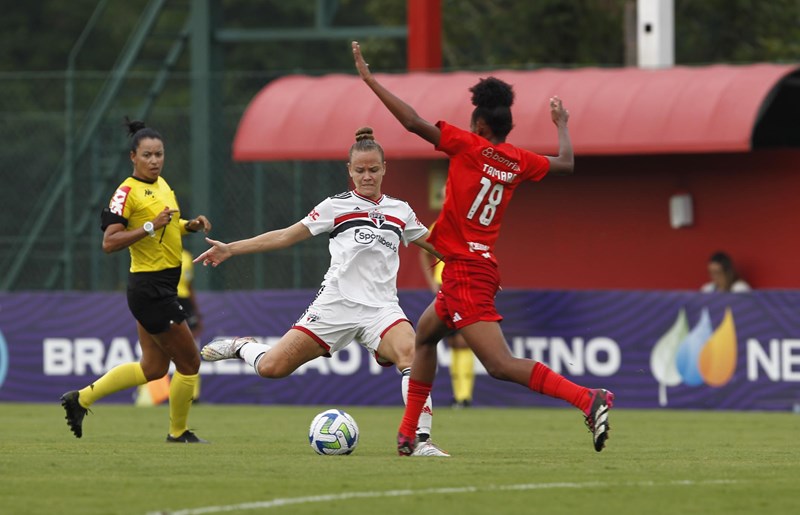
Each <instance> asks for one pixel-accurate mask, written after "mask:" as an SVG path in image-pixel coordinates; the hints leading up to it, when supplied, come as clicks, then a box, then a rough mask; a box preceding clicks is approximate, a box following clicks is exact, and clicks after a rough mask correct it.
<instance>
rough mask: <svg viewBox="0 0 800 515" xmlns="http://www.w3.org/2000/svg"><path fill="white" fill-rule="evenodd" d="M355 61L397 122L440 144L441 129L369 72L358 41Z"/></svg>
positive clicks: (354, 52)
mask: <svg viewBox="0 0 800 515" xmlns="http://www.w3.org/2000/svg"><path fill="white" fill-rule="evenodd" d="M352 47H353V59H355V63H356V69H357V70H358V74H359V75H360V76H361V79H362V80H363V81H364V82H365V83H366V84H367V86H369V88H370V89H371V90H372V91H373V92H374V93H375V95H376V96H377V97H378V99H379V100H380V101H381V102H383V105H385V106H386V107H387V108H388V109H389V112H391V113H392V114H393V115H394V117H395V118H397V120H398V121H399V122H400V123H402V124H403V127H405V129H406V130H407V131H409V132H413V133H414V134H416V135H418V136H420V137H421V138H422V139H424V140H426V141H429V142H431V143H433V144H434V145H438V144H439V138H440V137H441V135H442V132H441V131H440V130H439V127H437V126H435V125H433V124H432V123H430V122H429V121H427V120H425V119H424V118H422V117H420V116H419V115H418V114H417V112H416V111H415V110H414V108H413V107H411V106H410V105H408V104H406V103H405V102H403V101H402V100H400V99H399V98H398V97H397V96H395V95H394V93H392V92H391V91H389V90H388V89H386V88H384V87H383V86H382V85H381V84H380V83H379V82H378V81H377V80H376V79H375V77H374V76H373V75H372V72H370V71H369V65H368V64H367V63H366V61H364V57H363V56H362V55H361V47H360V46H359V45H358V42H357V41H353V44H352Z"/></svg>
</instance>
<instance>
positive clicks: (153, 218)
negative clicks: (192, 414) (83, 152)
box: [61, 118, 211, 443]
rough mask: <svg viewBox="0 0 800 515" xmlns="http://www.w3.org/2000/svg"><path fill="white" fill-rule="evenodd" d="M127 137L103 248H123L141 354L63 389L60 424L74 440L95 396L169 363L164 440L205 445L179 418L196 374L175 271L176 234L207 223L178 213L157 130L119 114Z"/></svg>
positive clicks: (152, 375) (158, 374)
mask: <svg viewBox="0 0 800 515" xmlns="http://www.w3.org/2000/svg"><path fill="white" fill-rule="evenodd" d="M126 124H127V126H128V133H129V135H130V136H131V147H130V159H131V162H132V164H133V175H132V176H131V177H128V178H127V179H125V180H124V181H123V182H122V184H121V185H120V186H119V187H118V188H117V191H116V192H115V193H114V196H113V197H112V198H111V201H110V203H109V206H108V208H106V209H104V210H103V213H102V216H101V228H102V230H103V251H104V252H106V253H111V252H116V251H118V250H122V249H124V248H128V250H129V251H130V255H131V268H130V274H129V276H128V307H129V309H130V311H131V313H132V314H133V316H134V318H135V319H136V326H137V331H138V334H139V342H140V344H141V347H142V358H141V361H139V362H138V363H125V364H123V365H118V366H116V367H114V368H113V369H111V370H109V371H108V372H107V373H106V374H105V375H103V376H102V377H101V378H99V379H98V380H96V381H95V382H93V383H92V384H90V385H89V386H87V387H85V388H83V389H82V390H73V391H70V392H67V393H65V394H64V395H63V396H62V397H61V404H62V406H63V407H64V410H65V411H66V419H67V424H68V425H69V427H70V429H71V430H72V432H73V433H74V434H75V436H76V437H78V438H80V437H81V436H82V435H83V419H84V417H85V415H86V413H87V411H88V408H89V407H90V406H91V405H92V404H93V403H94V402H95V401H97V400H99V399H102V398H103V397H105V396H107V395H110V394H112V393H114V392H117V391H120V390H123V389H125V388H131V387H134V386H138V385H141V384H144V383H146V382H148V381H152V380H154V379H160V378H162V377H164V374H166V373H167V370H168V369H169V364H170V361H172V362H174V363H175V369H176V371H175V375H174V376H173V378H172V381H171V383H170V392H169V432H168V434H167V442H177V443H207V442H206V441H205V440H203V439H201V438H199V437H197V435H195V434H194V433H193V432H192V431H189V428H188V425H187V418H188V415H189V410H190V408H191V406H192V395H193V392H194V389H195V384H196V383H197V381H198V379H199V376H198V371H199V369H200V353H199V351H198V350H197V346H196V345H195V341H194V338H193V337H192V333H191V331H190V330H189V327H188V325H187V324H186V318H187V314H186V313H185V312H184V310H183V308H182V306H181V305H180V304H179V303H178V296H177V286H178V279H179V278H180V275H181V253H182V251H183V245H182V243H181V237H182V236H185V235H186V234H188V233H190V232H197V231H200V230H202V231H203V232H205V233H208V231H209V230H211V223H210V222H209V221H208V219H207V218H206V217H205V216H202V215H200V216H198V217H196V218H194V219H192V220H184V219H183V218H181V217H180V209H179V208H178V202H177V200H176V198H175V193H174V192H173V191H172V188H170V187H169V185H168V184H167V182H166V181H165V180H164V179H163V177H161V172H162V169H163V166H164V142H163V139H162V137H161V135H160V134H159V133H158V132H157V131H155V130H153V129H152V128H148V127H146V126H145V124H144V123H142V122H140V121H130V120H128V119H127V118H126Z"/></svg>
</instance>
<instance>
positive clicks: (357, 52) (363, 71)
mask: <svg viewBox="0 0 800 515" xmlns="http://www.w3.org/2000/svg"><path fill="white" fill-rule="evenodd" d="M352 47H353V59H354V60H355V62H356V70H358V74H359V75H360V76H361V78H362V79H363V80H365V81H366V80H367V79H369V78H371V77H372V72H371V71H369V65H368V64H367V62H366V61H365V60H364V56H362V55H361V46H359V44H358V41H353V43H352Z"/></svg>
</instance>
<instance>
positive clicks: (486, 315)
mask: <svg viewBox="0 0 800 515" xmlns="http://www.w3.org/2000/svg"><path fill="white" fill-rule="evenodd" d="M499 290H500V272H499V270H498V269H497V266H496V265H494V264H492V263H489V262H488V261H477V260H475V261H473V260H450V261H447V263H446V264H445V266H444V270H443V271H442V287H441V289H440V290H439V293H438V294H437V295H436V315H437V316H438V317H439V319H441V320H442V321H443V322H444V323H445V324H447V326H448V327H450V328H451V329H461V328H462V327H465V326H468V325H470V324H474V323H475V322H499V321H501V320H503V317H502V316H500V314H499V313H498V312H497V309H496V308H495V306H494V297H495V295H497V292H498V291H499Z"/></svg>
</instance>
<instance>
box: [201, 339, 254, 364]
mask: <svg viewBox="0 0 800 515" xmlns="http://www.w3.org/2000/svg"><path fill="white" fill-rule="evenodd" d="M245 343H258V341H257V340H256V339H255V338H253V337H252V336H245V337H243V338H214V339H213V340H211V341H210V342H209V343H207V344H206V345H205V347H203V349H202V350H201V351H200V355H201V356H203V359H204V360H206V361H221V360H223V359H233V358H239V357H240V356H239V354H238V353H239V349H241V348H242V346H243V345H244V344H245Z"/></svg>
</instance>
